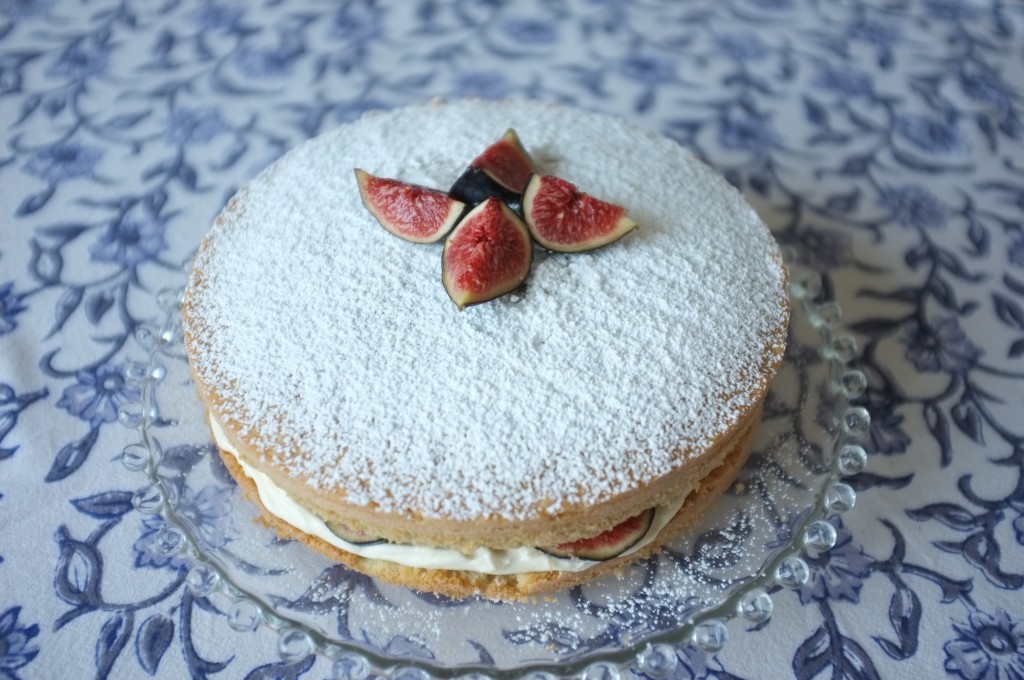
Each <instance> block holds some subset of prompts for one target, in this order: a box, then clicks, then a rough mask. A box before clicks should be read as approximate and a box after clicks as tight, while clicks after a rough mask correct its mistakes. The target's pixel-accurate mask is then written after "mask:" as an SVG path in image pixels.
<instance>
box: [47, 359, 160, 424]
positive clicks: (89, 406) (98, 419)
mask: <svg viewBox="0 0 1024 680" xmlns="http://www.w3.org/2000/svg"><path fill="white" fill-rule="evenodd" d="M123 368H124V367H123V366H122V365H119V364H118V365H115V364H103V365H101V366H99V367H98V368H96V369H95V370H94V371H79V372H78V373H76V374H75V380H76V381H77V382H76V383H75V384H74V385H71V386H70V387H68V388H67V389H65V390H64V393H63V394H62V395H61V397H60V399H59V400H58V401H57V406H59V407H60V408H63V409H64V410H66V411H67V412H68V413H70V414H71V415H73V416H77V417H79V418H81V419H82V420H84V421H86V422H88V423H89V425H90V426H92V427H98V426H100V425H101V424H103V423H112V422H114V421H115V420H117V409H118V408H120V406H121V404H123V403H125V402H129V401H138V400H139V399H140V398H141V394H140V392H139V388H138V387H135V386H134V385H131V384H129V383H128V382H126V381H125V379H124V375H122V370H123Z"/></svg>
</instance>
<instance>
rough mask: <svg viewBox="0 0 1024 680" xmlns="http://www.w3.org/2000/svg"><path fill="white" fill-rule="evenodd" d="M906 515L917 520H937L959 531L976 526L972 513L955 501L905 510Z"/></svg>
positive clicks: (976, 522)
mask: <svg viewBox="0 0 1024 680" xmlns="http://www.w3.org/2000/svg"><path fill="white" fill-rule="evenodd" d="M907 516H909V517H910V518H911V519H915V520H917V521H918V522H924V521H927V520H930V519H934V520H938V521H939V522H942V523H943V524H945V525H946V526H947V527H950V528H952V529H957V530H959V531H970V530H971V529H974V528H976V527H977V526H978V521H977V520H976V519H975V517H974V515H972V514H971V513H970V512H968V511H967V510H966V509H964V508H962V507H960V506H959V505H956V504H955V503H933V504H931V505H926V506H924V507H923V508H920V509H918V510H907Z"/></svg>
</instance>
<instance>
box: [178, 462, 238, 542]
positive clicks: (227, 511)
mask: <svg viewBox="0 0 1024 680" xmlns="http://www.w3.org/2000/svg"><path fill="white" fill-rule="evenodd" d="M218 458H219V457H218ZM233 491H234V489H233V488H232V487H221V486H206V487H203V489H202V490H201V491H200V492H199V493H195V494H194V493H192V490H191V489H189V488H188V487H186V489H185V494H184V496H183V498H182V500H181V502H179V503H178V506H177V512H178V515H179V516H180V517H183V518H184V519H187V520H188V521H189V522H190V523H191V525H192V527H193V528H195V530H196V532H197V534H198V535H199V538H200V539H201V540H202V541H203V544H204V545H206V546H209V547H210V548H223V547H224V546H225V545H227V544H228V543H230V542H231V541H233V540H235V538H236V537H237V534H236V533H235V530H234V525H233V524H232V521H231V497H232V493H233Z"/></svg>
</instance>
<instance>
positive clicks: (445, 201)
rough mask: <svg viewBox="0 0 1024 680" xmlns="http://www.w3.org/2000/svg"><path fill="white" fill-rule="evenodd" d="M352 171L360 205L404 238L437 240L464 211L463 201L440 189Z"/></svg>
mask: <svg viewBox="0 0 1024 680" xmlns="http://www.w3.org/2000/svg"><path fill="white" fill-rule="evenodd" d="M355 172H356V182H357V183H358V184H359V195H360V196H361V197H362V199H363V205H365V206H366V209H367V210H369V211H370V214H371V215H373V216H374V217H375V218H376V219H377V221H378V222H380V225H381V226H382V227H384V228H385V229H387V230H388V231H389V232H391V233H392V234H394V235H395V236H397V237H399V238H402V239H405V240H406V241H412V242H413V243H434V242H436V241H440V240H441V239H442V238H444V236H445V235H446V234H447V233H448V232H450V231H451V230H452V227H454V226H455V223H456V222H458V221H459V217H460V216H461V215H462V214H463V212H465V208H466V204H465V203H462V202H461V201H458V200H456V199H454V198H452V197H451V196H449V195H448V194H446V193H444V192H443V191H438V190H437V189H430V188H428V187H422V186H419V185H417V184H407V183H405V182H400V181H398V180H396V179H388V178H386V177H375V176H374V175H371V174H370V173H368V172H366V171H365V170H360V169H359V168H356V171H355Z"/></svg>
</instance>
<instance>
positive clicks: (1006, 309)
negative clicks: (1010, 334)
mask: <svg viewBox="0 0 1024 680" xmlns="http://www.w3.org/2000/svg"><path fill="white" fill-rule="evenodd" d="M992 300H993V302H995V305H996V314H997V315H998V316H999V318H1000V319H1001V320H1002V322H1003V323H1005V324H1006V325H1007V326H1010V327H1011V328H1016V329H1017V330H1019V331H1024V309H1021V306H1020V304H1018V303H1017V302H1016V301H1015V300H1011V299H1010V298H1008V297H1006V296H1005V295H1001V294H999V293H992Z"/></svg>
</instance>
